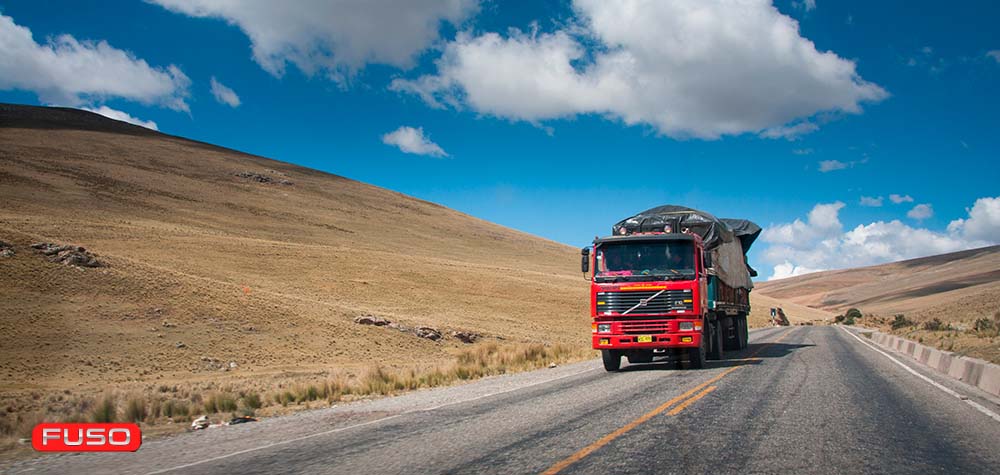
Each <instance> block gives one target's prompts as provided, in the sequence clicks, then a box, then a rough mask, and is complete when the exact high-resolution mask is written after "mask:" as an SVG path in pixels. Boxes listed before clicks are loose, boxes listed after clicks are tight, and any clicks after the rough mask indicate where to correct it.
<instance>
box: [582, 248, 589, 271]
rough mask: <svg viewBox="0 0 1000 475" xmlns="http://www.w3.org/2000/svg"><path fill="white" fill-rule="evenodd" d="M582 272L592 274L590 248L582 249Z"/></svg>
mask: <svg viewBox="0 0 1000 475" xmlns="http://www.w3.org/2000/svg"><path fill="white" fill-rule="evenodd" d="M580 270H581V271H582V272H583V273H584V274H586V273H587V272H590V248H589V247H585V248H583V249H580Z"/></svg>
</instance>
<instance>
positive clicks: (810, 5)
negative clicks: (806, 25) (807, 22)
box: [792, 0, 816, 12]
mask: <svg viewBox="0 0 1000 475" xmlns="http://www.w3.org/2000/svg"><path fill="white" fill-rule="evenodd" d="M792 6H794V7H795V8H798V9H800V10H805V11H807V12H811V11H813V10H815V9H816V0H803V1H801V2H792Z"/></svg>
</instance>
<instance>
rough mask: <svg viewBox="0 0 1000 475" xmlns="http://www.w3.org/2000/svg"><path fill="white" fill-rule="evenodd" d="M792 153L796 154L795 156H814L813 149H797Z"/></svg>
mask: <svg viewBox="0 0 1000 475" xmlns="http://www.w3.org/2000/svg"><path fill="white" fill-rule="evenodd" d="M792 153H793V154H795V155H812V154H813V149H811V148H797V149H795V150H792Z"/></svg>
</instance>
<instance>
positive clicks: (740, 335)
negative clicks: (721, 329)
mask: <svg viewBox="0 0 1000 475" xmlns="http://www.w3.org/2000/svg"><path fill="white" fill-rule="evenodd" d="M736 340H737V342H738V343H739V345H740V349H741V350H745V349H747V347H748V346H750V330H749V329H748V328H747V316H746V315H740V316H739V317H736Z"/></svg>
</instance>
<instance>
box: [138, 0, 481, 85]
mask: <svg viewBox="0 0 1000 475" xmlns="http://www.w3.org/2000/svg"><path fill="white" fill-rule="evenodd" d="M149 1H151V2H152V3H156V4H159V5H161V6H163V7H164V8H166V9H168V10H170V11H172V12H175V13H180V14H184V15H188V16H191V17H197V18H217V19H222V20H225V21H226V22H227V23H229V24H231V25H234V26H236V27H238V28H239V29H240V30H242V31H243V32H244V33H245V34H246V35H247V37H249V38H250V43H251V49H252V51H253V59H254V61H256V62H257V64H259V65H260V66H261V67H262V68H264V70H266V71H267V72H269V73H271V74H273V75H274V76H282V75H283V74H284V73H285V69H286V67H287V65H288V64H289V63H291V64H293V65H295V66H296V67H298V68H299V69H300V70H302V72H304V73H305V74H306V75H310V76H311V75H313V74H315V73H317V72H321V73H324V74H326V75H327V76H329V77H330V78H332V79H334V80H338V81H344V80H346V79H348V78H349V77H350V76H351V75H352V74H354V73H355V72H356V71H358V70H359V69H361V68H362V67H364V66H365V65H366V64H368V63H379V64H387V65H392V66H398V67H409V66H412V64H413V60H414V57H415V56H416V54H417V53H419V52H420V51H422V50H424V49H425V48H427V47H428V46H430V44H431V43H432V42H434V41H435V40H436V39H437V38H438V30H439V29H440V26H441V22H443V21H446V22H450V23H453V24H456V25H457V24H460V23H461V22H462V21H464V20H465V19H466V18H468V17H469V16H470V15H471V14H472V13H473V12H475V11H476V9H477V3H476V2H475V1H474V0H408V1H404V2H397V1H391V0H369V1H364V0H333V1H331V0H297V1H296V2H295V5H294V6H289V5H288V4H286V2H276V1H273V0H223V1H218V0H149Z"/></svg>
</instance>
